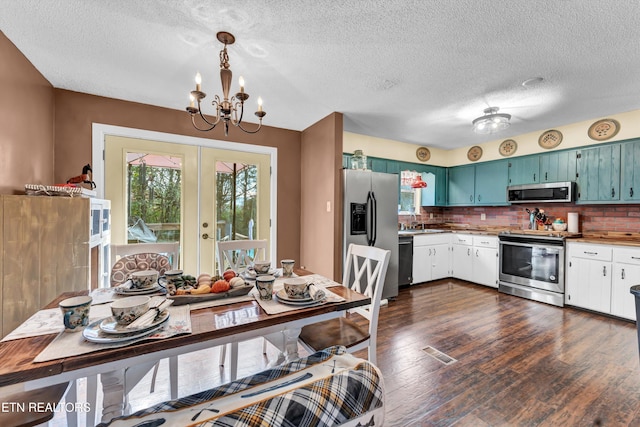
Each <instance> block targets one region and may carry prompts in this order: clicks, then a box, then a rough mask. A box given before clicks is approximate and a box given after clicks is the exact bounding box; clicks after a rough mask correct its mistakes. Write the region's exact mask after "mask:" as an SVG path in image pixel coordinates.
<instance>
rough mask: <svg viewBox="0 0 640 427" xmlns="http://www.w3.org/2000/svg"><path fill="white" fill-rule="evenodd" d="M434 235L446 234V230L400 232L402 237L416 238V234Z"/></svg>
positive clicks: (430, 229)
mask: <svg viewBox="0 0 640 427" xmlns="http://www.w3.org/2000/svg"><path fill="white" fill-rule="evenodd" d="M433 233H446V231H445V230H437V229H434V228H426V229H424V230H400V231H398V234H399V235H400V236H406V235H411V236H415V235H416V234H433Z"/></svg>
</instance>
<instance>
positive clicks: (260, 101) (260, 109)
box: [258, 96, 262, 113]
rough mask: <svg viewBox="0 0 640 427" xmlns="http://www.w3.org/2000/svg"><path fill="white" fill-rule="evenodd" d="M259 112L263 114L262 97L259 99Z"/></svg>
mask: <svg viewBox="0 0 640 427" xmlns="http://www.w3.org/2000/svg"><path fill="white" fill-rule="evenodd" d="M258 112H259V113H262V97H260V96H259V97H258Z"/></svg>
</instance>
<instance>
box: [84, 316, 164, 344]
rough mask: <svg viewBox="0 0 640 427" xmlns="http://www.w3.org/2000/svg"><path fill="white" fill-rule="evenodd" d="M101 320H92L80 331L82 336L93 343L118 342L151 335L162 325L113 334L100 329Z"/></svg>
mask: <svg viewBox="0 0 640 427" xmlns="http://www.w3.org/2000/svg"><path fill="white" fill-rule="evenodd" d="M103 320H104V319H101V320H96V321H95V322H93V323H92V324H90V325H89V326H87V327H86V328H84V330H83V331H82V336H84V338H85V339H86V340H87V341H91V342H95V343H101V344H109V343H118V342H125V341H130V340H135V339H137V338H141V337H145V336H147V335H151V334H152V333H154V332H155V331H157V330H158V329H160V328H161V327H162V325H163V324H162V323H161V324H159V325H156V326H154V327H152V328H148V329H143V330H141V331H137V332H130V333H128V334H118V335H115V334H107V333H105V332H104V331H103V330H102V329H100V324H101V323H102V321H103Z"/></svg>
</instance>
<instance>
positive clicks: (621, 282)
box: [611, 246, 640, 320]
mask: <svg viewBox="0 0 640 427" xmlns="http://www.w3.org/2000/svg"><path fill="white" fill-rule="evenodd" d="M612 280H613V281H612V283H611V314H613V315H614V316H619V317H623V318H625V319H630V320H636V306H635V297H634V295H633V294H632V293H631V292H630V288H631V287H632V286H635V285H638V284H640V248H631V247H621V246H614V247H613V278H612Z"/></svg>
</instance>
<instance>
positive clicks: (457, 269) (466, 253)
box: [451, 234, 474, 282]
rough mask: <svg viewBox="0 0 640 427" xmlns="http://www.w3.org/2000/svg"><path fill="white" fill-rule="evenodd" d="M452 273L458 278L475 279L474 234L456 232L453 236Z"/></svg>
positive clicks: (471, 280)
mask: <svg viewBox="0 0 640 427" xmlns="http://www.w3.org/2000/svg"><path fill="white" fill-rule="evenodd" d="M451 275H452V276H453V277H455V278H456V279H461V280H466V281H468V282H473V281H474V276H473V236H471V235H467V234H454V235H453V236H452V237H451Z"/></svg>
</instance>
